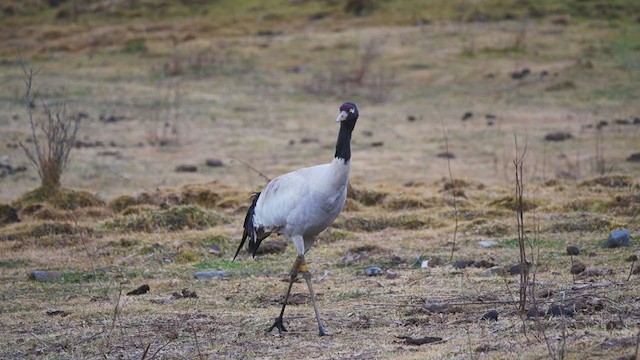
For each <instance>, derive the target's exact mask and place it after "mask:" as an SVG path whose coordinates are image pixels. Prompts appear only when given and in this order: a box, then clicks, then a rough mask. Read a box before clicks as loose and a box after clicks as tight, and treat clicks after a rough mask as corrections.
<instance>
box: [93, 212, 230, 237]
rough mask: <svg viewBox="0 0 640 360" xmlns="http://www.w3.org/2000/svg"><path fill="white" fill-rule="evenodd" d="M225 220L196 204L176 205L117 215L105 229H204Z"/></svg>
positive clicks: (149, 230)
mask: <svg viewBox="0 0 640 360" xmlns="http://www.w3.org/2000/svg"><path fill="white" fill-rule="evenodd" d="M223 222H225V219H224V218H223V217H222V216H221V215H218V214H216V213H212V212H210V211H205V210H202V209H201V208H199V207H197V206H192V205H186V206H177V207H174V208H171V209H168V210H159V211H156V210H153V211H148V212H140V213H138V214H132V215H126V216H118V217H116V218H114V219H113V220H112V221H110V222H108V223H106V224H105V226H106V228H107V229H114V230H120V231H124V232H156V231H180V230H185V229H206V228H209V227H212V226H215V225H218V224H221V223H223Z"/></svg>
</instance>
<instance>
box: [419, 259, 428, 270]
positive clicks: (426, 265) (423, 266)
mask: <svg viewBox="0 0 640 360" xmlns="http://www.w3.org/2000/svg"><path fill="white" fill-rule="evenodd" d="M428 267H429V260H421V261H420V268H422V269H426V268H428Z"/></svg>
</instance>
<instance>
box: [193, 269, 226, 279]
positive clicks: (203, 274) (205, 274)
mask: <svg viewBox="0 0 640 360" xmlns="http://www.w3.org/2000/svg"><path fill="white" fill-rule="evenodd" d="M193 277H194V278H196V279H199V280H204V279H224V278H226V277H227V272H226V271H224V270H215V271H199V272H197V273H195V274H193Z"/></svg>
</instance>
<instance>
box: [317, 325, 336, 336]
mask: <svg viewBox="0 0 640 360" xmlns="http://www.w3.org/2000/svg"><path fill="white" fill-rule="evenodd" d="M318 335H320V336H333V334H329V333H328V332H326V331H324V327H323V326H321V327H320V328H318Z"/></svg>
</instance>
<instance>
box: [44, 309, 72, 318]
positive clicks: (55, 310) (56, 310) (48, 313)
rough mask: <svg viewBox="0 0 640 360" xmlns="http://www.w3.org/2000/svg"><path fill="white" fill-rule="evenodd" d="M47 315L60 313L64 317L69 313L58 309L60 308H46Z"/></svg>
mask: <svg viewBox="0 0 640 360" xmlns="http://www.w3.org/2000/svg"><path fill="white" fill-rule="evenodd" d="M47 315H49V316H56V315H60V316H62V317H65V316H67V315H69V313H68V312H66V311H64V310H60V309H49V310H47Z"/></svg>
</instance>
